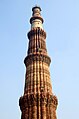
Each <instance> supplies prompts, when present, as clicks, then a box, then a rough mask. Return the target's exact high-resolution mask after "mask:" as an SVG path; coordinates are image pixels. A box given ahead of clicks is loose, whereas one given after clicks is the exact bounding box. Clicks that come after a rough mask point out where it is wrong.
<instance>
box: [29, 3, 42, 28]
mask: <svg viewBox="0 0 79 119" xmlns="http://www.w3.org/2000/svg"><path fill="white" fill-rule="evenodd" d="M32 11H33V13H32V17H31V19H30V23H31V28H34V27H40V28H42V29H43V18H42V17H41V8H40V7H39V6H37V5H36V6H34V7H33V8H32Z"/></svg>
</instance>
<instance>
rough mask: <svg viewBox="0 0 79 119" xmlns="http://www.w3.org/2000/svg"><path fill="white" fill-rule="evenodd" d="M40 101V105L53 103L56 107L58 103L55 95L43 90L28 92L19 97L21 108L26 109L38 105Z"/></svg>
mask: <svg viewBox="0 0 79 119" xmlns="http://www.w3.org/2000/svg"><path fill="white" fill-rule="evenodd" d="M38 102H40V105H44V104H45V105H51V104H53V106H54V107H55V108H56V107H57V105H58V100H57V97H56V96H54V95H50V94H46V93H44V92H42V93H41V94H38V93H37V94H29V95H28V94H26V95H24V96H23V97H20V99H19V105H20V108H21V110H24V109H26V108H27V107H29V106H34V105H37V103H38Z"/></svg>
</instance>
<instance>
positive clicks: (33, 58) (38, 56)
mask: <svg viewBox="0 0 79 119" xmlns="http://www.w3.org/2000/svg"><path fill="white" fill-rule="evenodd" d="M34 61H42V62H45V63H47V64H48V66H49V65H50V62H51V59H50V57H49V56H46V55H42V54H32V55H28V56H27V57H26V58H25V60H24V63H25V65H26V66H28V65H29V64H31V62H34Z"/></svg>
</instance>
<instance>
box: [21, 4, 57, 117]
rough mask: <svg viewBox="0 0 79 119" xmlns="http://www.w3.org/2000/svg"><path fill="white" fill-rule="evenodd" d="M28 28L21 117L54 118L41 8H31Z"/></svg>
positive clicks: (54, 107) (54, 101)
mask: <svg viewBox="0 0 79 119" xmlns="http://www.w3.org/2000/svg"><path fill="white" fill-rule="evenodd" d="M32 11H33V14H32V17H31V18H30V24H31V30H30V31H29V32H28V34H27V35H28V39H29V45H28V53H27V56H26V58H25V59H24V63H25V66H26V74H25V87H24V95H23V96H22V97H20V99H19V105H20V109H21V112H22V114H21V119H57V117H56V108H57V104H58V100H57V97H56V96H55V95H54V94H53V92H52V85H51V79H50V71H49V66H50V62H51V59H50V57H49V56H48V54H47V49H46V32H45V31H44V29H43V22H44V20H43V18H42V17H41V13H40V12H41V8H40V7H38V6H35V7H33V8H32Z"/></svg>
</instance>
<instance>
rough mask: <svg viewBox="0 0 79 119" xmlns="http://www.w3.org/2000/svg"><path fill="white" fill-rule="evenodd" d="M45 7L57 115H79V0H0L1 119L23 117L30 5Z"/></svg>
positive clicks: (64, 116) (59, 117) (63, 118)
mask: <svg viewBox="0 0 79 119" xmlns="http://www.w3.org/2000/svg"><path fill="white" fill-rule="evenodd" d="M36 4H37V5H39V6H40V7H41V8H42V16H43V18H44V21H45V22H44V29H45V31H46V32H47V39H46V44H47V49H48V53H49V56H50V57H51V60H52V62H51V65H50V72H51V80H52V85H53V92H54V93H55V94H56V95H57V97H58V101H59V104H58V108H57V117H58V119H61V118H62V119H67V118H68V119H70V118H72V119H74V118H75V119H79V93H78V92H79V0H49V1H45V0H29V1H27V0H13V1H11V0H0V119H20V118H21V113H20V109H19V106H18V105H19V103H18V102H19V97H20V96H21V95H22V94H23V90H24V80H25V66H24V63H23V60H24V58H25V56H26V54H27V47H28V39H27V35H26V34H27V32H28V31H29V30H30V23H29V19H30V17H31V13H32V11H31V9H32V7H33V6H35V5H36Z"/></svg>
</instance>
